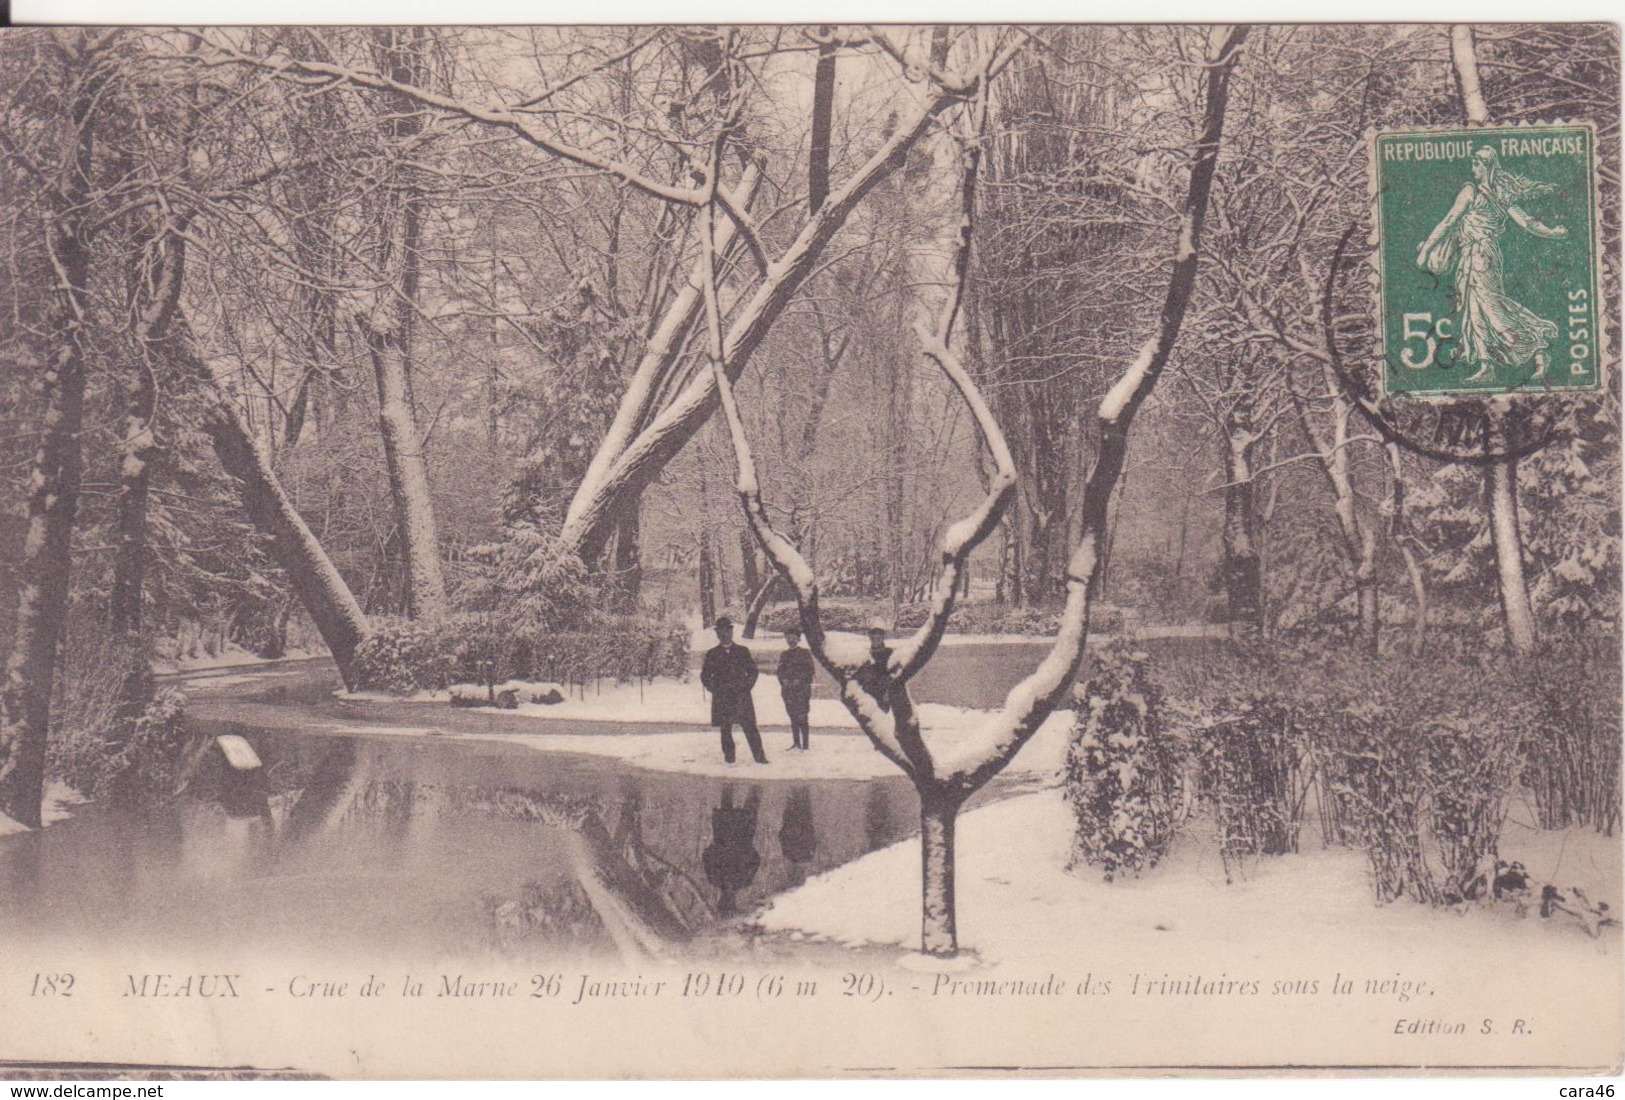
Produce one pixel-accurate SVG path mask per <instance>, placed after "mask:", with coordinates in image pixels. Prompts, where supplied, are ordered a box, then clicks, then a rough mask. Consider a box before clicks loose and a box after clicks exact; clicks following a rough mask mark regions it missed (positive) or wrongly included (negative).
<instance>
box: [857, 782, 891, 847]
mask: <svg viewBox="0 0 1625 1100" xmlns="http://www.w3.org/2000/svg"><path fill="white" fill-rule="evenodd" d="M896 835H897V826H896V824H894V822H893V818H892V807H891V800H890V799H888V798H887V797H886V792H885V791H884V790H882V789H881V788H879V787H870V788H869V797H868V799H867V800H866V801H865V802H864V804H863V836H864V840H865V841H866V842H867V843H868V845H869V848H870V849H871V850H873V849H875V848H881V847H884V846H885V845H887V844H890V843H891V841H889V840H882V839H881V838H882V837H890V836H896Z"/></svg>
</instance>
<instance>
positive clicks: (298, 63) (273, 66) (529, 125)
mask: <svg viewBox="0 0 1625 1100" xmlns="http://www.w3.org/2000/svg"><path fill="white" fill-rule="evenodd" d="M210 45H211V48H213V49H214V51H215V53H216V54H217V57H216V58H214V59H200V61H201V63H202V64H205V65H210V66H221V65H242V66H247V67H249V68H254V69H260V70H263V71H265V72H269V73H271V74H273V75H276V76H286V77H290V78H294V79H301V78H307V79H308V78H320V79H322V80H323V81H324V82H334V83H344V84H351V85H354V86H355V87H358V88H369V89H371V90H373V91H379V92H394V93H395V94H397V95H401V96H405V97H406V98H407V99H410V100H412V101H414V102H416V103H420V104H422V105H423V106H425V107H432V108H434V109H435V110H437V111H443V112H445V113H446V114H449V115H453V116H456V117H458V118H464V119H467V120H469V121H471V122H482V123H485V124H486V125H489V126H496V127H500V128H502V129H505V130H508V131H511V132H512V133H514V134H517V135H518V136H519V137H521V138H523V139H524V140H525V141H527V142H529V143H530V144H531V145H534V146H535V147H536V148H538V149H540V150H542V151H543V152H545V153H549V154H551V155H552V156H556V157H559V158H561V159H563V160H568V161H573V162H574V163H576V164H580V165H582V166H584V167H587V168H592V169H596V170H597V171H600V172H604V173H607V174H609V175H612V176H614V177H615V178H616V179H619V180H621V181H623V182H624V183H626V184H627V185H628V186H630V187H635V188H637V189H638V190H639V191H642V192H644V193H645V194H649V195H653V196H654V197H655V198H658V199H664V200H665V201H666V202H675V203H681V204H683V205H685V206H699V205H702V204H703V203H704V202H705V200H706V195H705V192H704V191H702V190H700V189H699V188H694V187H677V186H674V185H672V184H668V183H661V182H660V181H659V180H655V179H651V178H649V177H648V176H646V175H644V174H643V173H642V172H639V171H637V170H636V169H634V168H632V167H631V166H630V165H627V164H625V163H622V162H621V161H618V160H614V159H612V158H610V157H605V156H601V155H599V154H597V153H594V152H592V151H590V150H587V149H582V148H579V147H577V146H573V145H568V144H566V143H564V142H562V141H559V140H557V139H556V138H553V137H550V136H549V135H548V134H546V133H544V132H543V131H542V130H541V128H540V127H538V126H537V125H536V124H535V123H534V122H533V121H532V120H531V119H529V118H527V117H525V116H524V115H522V114H519V113H518V112H517V110H516V109H515V108H513V107H509V106H506V105H491V106H484V107H481V106H478V105H476V104H473V103H470V102H468V101H467V100H463V99H459V98H457V97H455V96H450V95H443V94H441V93H439V92H433V91H430V90H429V89H427V88H420V87H418V86H416V85H414V84H407V83H405V82H404V81H399V80H393V79H391V78H389V77H387V76H382V75H380V74H378V73H375V72H372V71H370V70H367V69H357V68H351V67H348V66H344V65H334V64H330V63H328V62H325V61H308V60H303V59H300V58H286V59H281V60H277V59H273V58H268V57H255V56H253V55H252V54H246V53H243V52H242V51H241V50H237V49H233V48H230V47H224V46H221V45H219V44H218V43H210ZM185 56H186V58H187V59H188V60H191V59H192V58H193V55H191V54H188V55H185Z"/></svg>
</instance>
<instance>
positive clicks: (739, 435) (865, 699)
mask: <svg viewBox="0 0 1625 1100" xmlns="http://www.w3.org/2000/svg"><path fill="white" fill-rule="evenodd" d="M1246 37H1247V28H1245V27H1237V28H1231V29H1229V30H1226V31H1214V32H1212V33H1211V35H1210V36H1209V42H1208V47H1207V51H1206V57H1205V61H1204V65H1205V78H1204V81H1203V84H1204V91H1203V96H1202V99H1203V107H1202V122H1201V125H1200V128H1199V131H1198V133H1197V135H1196V141H1195V144H1194V147H1193V149H1192V152H1191V155H1190V159H1189V181H1188V185H1187V188H1186V192H1185V198H1184V202H1183V204H1182V210H1181V215H1180V228H1179V235H1178V244H1177V247H1176V250H1175V255H1174V260H1173V265H1172V269H1171V272H1170V276H1169V281H1168V285H1167V288H1166V292H1165V294H1164V296H1163V304H1162V309H1161V313H1160V318H1159V322H1158V325H1157V329H1156V332H1155V334H1154V335H1153V336H1152V337H1151V338H1150V339H1149V340H1147V341H1146V342H1145V344H1144V345H1143V346H1142V347H1141V348H1140V351H1139V354H1138V355H1137V356H1136V358H1135V359H1134V361H1133V363H1132V364H1131V365H1130V366H1129V367H1128V368H1127V370H1125V371H1124V373H1123V374H1122V376H1121V377H1119V379H1118V380H1117V382H1116V383H1115V384H1114V385H1113V386H1112V388H1111V389H1110V390H1109V391H1108V393H1107V394H1106V396H1105V398H1104V399H1103V400H1102V401H1101V402H1100V405H1099V408H1098V410H1097V414H1096V419H1097V425H1098V428H1099V431H1100V440H1101V444H1100V452H1099V457H1098V458H1097V460H1096V463H1095V465H1094V468H1093V469H1092V470H1091V471H1090V473H1089V476H1088V478H1087V480H1086V483H1085V493H1084V498H1083V502H1084V503H1083V514H1082V522H1081V531H1080V537H1079V541H1078V544H1077V546H1076V548H1075V550H1074V551H1073V555H1072V560H1071V562H1070V564H1069V567H1068V570H1067V581H1066V588H1067V599H1066V605H1065V610H1064V612H1063V615H1062V621H1061V627H1060V630H1059V633H1058V634H1057V637H1056V639H1055V642H1054V643H1053V645H1052V647H1051V649H1050V651H1049V653H1048V654H1047V655H1046V656H1045V658H1044V659H1043V661H1042V662H1041V663H1040V664H1039V666H1038V668H1037V670H1036V671H1035V672H1033V673H1032V675H1030V676H1028V677H1027V678H1026V679H1025V680H1023V681H1022V682H1020V683H1019V684H1017V685H1016V686H1015V687H1014V688H1012V689H1011V691H1010V692H1009V694H1008V695H1007V696H1006V699H1005V703H1004V706H1003V707H1002V708H1001V709H1000V710H999V711H998V712H997V714H995V715H994V716H993V717H992V718H990V719H989V721H988V723H987V725H986V727H985V728H984V729H983V730H982V731H980V733H979V735H978V736H977V738H976V739H975V741H974V743H972V744H970V745H968V746H965V747H962V748H960V749H959V750H958V751H956V752H953V753H943V754H942V755H941V756H939V755H938V754H935V753H933V752H932V750H931V747H930V745H929V744H928V742H927V739H926V736H925V731H924V730H923V729H922V728H921V725H920V720H919V716H918V714H917V712H916V711H915V709H914V704H913V701H912V698H911V697H910V694H909V682H910V681H911V680H912V679H913V678H914V677H915V676H916V675H917V674H918V673H919V672H920V670H921V669H923V668H924V667H925V666H926V664H927V663H929V661H930V660H931V658H932V656H933V655H934V654H935V652H936V649H937V646H938V645H939V643H940V642H941V640H942V636H943V633H944V632H945V631H946V629H947V624H948V620H949V618H950V616H951V615H952V614H953V610H954V606H955V604H956V602H957V599H958V595H959V591H960V584H959V581H960V577H961V574H962V573H963V571H964V568H965V564H966V561H967V560H968V558H969V555H970V552H971V551H972V550H973V549H974V548H975V547H976V546H977V545H978V544H980V543H981V542H982V541H983V540H984V539H985V538H986V537H987V536H988V534H990V533H991V532H992V531H993V529H994V528H995V527H996V526H997V524H998V522H999V518H1000V516H1001V514H1002V513H1003V511H1004V509H1005V508H1006V507H1007V506H1008V505H1009V501H1010V498H1011V495H1012V494H1013V492H1014V490H1015V484H1016V477H1017V472H1016V465H1015V460H1014V459H1013V458H1012V456H1011V454H1010V449H1009V446H1008V444H1007V443H1006V441H1005V438H1004V433H1003V431H1002V430H1001V428H1000V427H999V424H998V421H997V420H996V419H995V418H994V416H993V413H992V411H991V410H990V408H989V407H988V405H987V403H986V401H985V400H984V399H983V397H982V394H981V391H980V390H979V388H978V387H977V385H976V383H975V381H974V380H973V379H972V378H971V376H970V374H969V373H968V372H967V371H966V370H965V368H964V366H963V365H962V364H961V363H960V361H959V358H958V356H957V355H956V354H955V353H954V352H952V351H950V350H949V348H948V347H947V343H946V339H947V337H948V336H949V335H951V326H952V321H953V318H954V316H955V314H956V313H957V310H958V296H959V289H958V287H957V286H956V288H955V290H954V292H953V295H952V297H951V299H950V303H949V307H948V309H947V310H946V312H945V318H944V321H943V322H941V323H939V326H938V330H937V331H936V332H932V331H930V330H928V329H927V328H926V326H925V325H924V324H923V323H922V324H920V325H919V326H917V329H916V331H917V335H918V337H919V340H920V344H921V348H922V350H923V352H924V354H925V355H926V356H927V357H928V358H930V359H931V360H933V361H934V362H935V363H936V364H937V366H938V367H939V369H940V370H941V371H942V372H943V374H944V375H945V376H946V378H947V379H948V380H949V382H950V383H951V384H952V385H953V387H954V389H955V390H956V391H957V392H958V393H959V395H960V397H961V398H962V400H963V401H964V403H965V406H966V407H967V409H968V410H969V411H970V414H971V417H972V419H973V420H974V422H975V424H976V427H977V431H978V433H979V435H980V437H981V440H982V443H983V445H984V446H985V447H986V448H987V450H988V452H989V454H990V455H991V456H992V461H993V465H994V471H995V472H994V473H993V475H992V476H991V477H990V478H989V480H988V487H987V494H986V496H985V497H984V498H983V499H982V501H981V502H980V504H979V505H978V506H977V507H976V508H975V509H974V510H973V511H972V512H971V513H970V514H968V515H966V516H965V517H964V518H962V519H961V520H959V521H958V522H957V523H955V524H954V525H953V526H952V527H950V528H949V530H948V532H947V534H946V536H945V537H944V539H943V547H942V554H941V559H940V560H941V565H940V572H939V575H938V579H937V584H936V592H935V601H934V603H933V605H932V608H931V612H930V615H929V617H928V619H927V621H926V622H925V623H924V625H922V626H921V627H920V629H919V630H918V632H916V634H915V635H914V636H913V637H912V638H911V639H910V640H909V641H908V642H906V643H904V644H903V645H901V646H899V647H898V648H897V649H896V651H895V652H893V653H892V654H891V655H890V658H889V660H888V661H887V663H886V665H885V667H883V668H876V667H875V666H873V665H869V664H866V662H865V659H864V658H863V657H860V656H857V655H855V654H851V653H848V652H843V651H840V650H838V649H837V648H835V647H832V646H831V644H830V639H829V638H828V636H827V635H826V633H825V631H824V627H823V623H822V621H821V618H820V614H819V602H818V582H817V579H816V578H815V576H814V574H813V571H812V569H811V568H810V567H809V566H808V565H807V562H806V560H805V559H804V558H803V557H802V555H801V553H800V551H799V550H798V549H797V548H796V547H795V546H794V545H793V544H792V543H791V542H790V541H789V540H788V539H786V538H785V537H784V536H782V535H780V534H779V533H778V532H777V531H776V530H775V529H774V528H773V525H772V523H771V521H770V520H769V518H768V515H767V510H766V508H765V507H764V505H763V503H762V495H761V488H760V485H759V483H758V480H757V475H756V467H755V461H754V459H753V458H752V455H751V448H750V443H749V440H748V439H747V437H746V433H745V427H744V422H743V420H742V418H741V417H740V413H739V409H738V406H737V404H736V402H735V400H734V395H733V388H732V384H731V380H730V379H729V377H728V375H727V372H726V371H725V369H724V366H723V361H724V355H725V347H726V346H725V344H724V341H723V337H722V327H721V321H720V309H719V308H718V307H717V304H716V301H717V293H716V292H715V290H714V282H712V281H711V280H710V279H707V283H708V285H709V286H711V287H712V288H713V289H711V290H710V291H709V292H708V293H707V294H706V308H707V314H708V328H709V344H710V348H709V350H710V355H711V361H712V374H713V377H714V378H715V379H716V384H717V389H718V392H719V393H720V395H721V399H722V405H723V414H724V418H725V420H726V423H727V425H728V428H729V433H730V436H731V439H732V441H733V445H734V454H735V459H736V462H737V467H738V485H737V488H738V492H739V497H740V501H741V504H742V505H743V507H744V509H745V513H746V516H747V517H748V519H749V521H750V524H751V527H752V530H753V531H754V532H755V533H756V537H757V539H758V540H759V541H760V542H761V544H762V547H763V549H764V550H765V551H766V552H767V554H768V556H769V558H770V559H771V560H772V561H773V564H774V566H775V568H777V569H778V570H779V572H780V574H781V575H782V576H784V578H785V579H786V581H788V582H789V584H790V585H791V587H792V589H793V590H794V592H795V594H796V599H797V603H798V605H799V608H800V613H801V622H802V629H803V631H804V633H805V635H806V638H807V643H808V646H809V648H810V649H811V650H812V652H813V654H814V656H815V657H816V658H817V659H818V661H819V663H820V664H821V665H823V666H824V668H825V669H826V670H827V671H828V672H829V673H830V674H831V675H832V676H834V677H835V679H836V681H837V682H838V683H839V684H840V687H841V698H842V701H843V702H844V703H845V705H846V707H847V709H848V710H849V711H850V712H851V713H852V715H853V716H854V717H855V718H856V719H857V721H858V724H859V726H860V728H861V729H862V730H863V732H864V734H865V735H866V736H867V737H868V738H869V740H870V743H871V744H872V745H873V746H874V747H875V749H876V750H877V751H879V752H880V753H881V755H883V756H885V757H886V759H888V760H890V761H891V762H892V763H893V764H894V765H896V766H897V767H898V768H899V769H900V770H901V771H902V772H903V773H904V774H905V775H907V776H908V777H909V779H910V780H911V781H912V783H913V784H914V788H915V790H916V792H917V793H918V795H919V798H920V828H921V851H922V872H923V873H922V905H921V911H922V912H921V949H922V950H923V951H924V952H926V953H928V954H933V955H939V956H951V955H954V954H956V953H957V952H958V950H959V941H958V932H957V925H956V912H955V900H954V829H955V823H956V821H957V818H958V814H959V809H960V807H961V806H962V805H963V804H964V802H965V800H966V799H967V798H969V797H970V795H971V794H973V793H975V792H976V791H977V790H979V789H980V788H981V787H982V786H983V785H985V784H986V783H987V782H988V780H990V779H991V778H993V776H995V775H997V774H998V773H999V772H1000V771H1001V770H1003V768H1004V767H1005V766H1006V765H1007V764H1008V763H1009V762H1010V760H1011V759H1013V758H1014V756H1015V754H1016V753H1017V752H1018V751H1020V749H1021V747H1022V746H1023V745H1025V744H1026V743H1027V741H1028V740H1029V739H1030V738H1031V737H1032V735H1033V733H1034V732H1036V731H1037V729H1038V727H1039V726H1040V725H1041V724H1042V723H1043V721H1044V719H1045V718H1047V717H1048V716H1049V714H1050V713H1051V712H1052V711H1053V710H1054V708H1055V706H1056V705H1057V704H1058V703H1059V702H1060V700H1061V698H1062V696H1063V695H1064V694H1065V693H1066V691H1067V690H1068V689H1069V688H1070V687H1071V686H1072V683H1073V681H1074V679H1075V677H1076V675H1077V670H1078V667H1079V665H1080V663H1081V662H1082V659H1083V647H1084V640H1085V638H1086V637H1087V635H1088V631H1089V614H1090V607H1091V602H1092V600H1093V597H1094V594H1095V593H1096V592H1097V591H1098V589H1099V586H1100V581H1101V576H1102V573H1103V572H1104V555H1103V549H1104V543H1105V539H1106V535H1107V530H1108V520H1109V511H1110V505H1111V500H1112V495H1113V492H1112V491H1113V489H1114V488H1115V487H1116V485H1117V483H1118V481H1119V479H1120V478H1121V476H1122V472H1123V468H1124V464H1125V462H1126V459H1127V454H1128V439H1129V435H1128V433H1129V429H1130V427H1131V426H1132V424H1133V420H1134V416H1135V413H1136V412H1137V411H1138V410H1139V408H1140V406H1141V404H1142V403H1143V402H1144V401H1145V399H1146V397H1147V395H1148V394H1149V393H1150V392H1151V390H1152V388H1153V387H1154V386H1155V384H1156V382H1157V379H1158V377H1159V376H1160V375H1161V373H1162V370H1163V368H1164V366H1165V365H1166V363H1167V361H1168V357H1169V355H1170V354H1171V353H1172V351H1173V347H1174V343H1175V341H1176V340H1177V339H1178V336H1179V330H1180V326H1181V324H1182V322H1183V320H1184V317H1185V312H1186V309H1187V307H1188V305H1189V302H1190V299H1191V296H1192V293H1193V290H1194V288H1195V282H1196V272H1197V256H1198V251H1197V249H1198V245H1199V244H1200V241H1201V238H1202V226H1203V221H1204V219H1205V217H1206V214H1207V205H1208V196H1209V194H1210V191H1211V188H1212V182H1213V172H1214V166H1215V164H1216V163H1217V159H1218V154H1219V145H1220V140H1221V136H1222V134H1223V128H1224V116H1225V106H1226V101H1227V96H1228V89H1229V81H1230V76H1231V73H1232V71H1233V69H1234V67H1235V64H1236V59H1237V54H1238V52H1239V50H1240V48H1241V46H1242V44H1243V42H1244V41H1245V39H1246ZM712 216H713V217H714V215H712ZM970 229H971V227H970V225H969V224H968V223H966V224H964V225H963V227H962V233H963V237H962V240H961V255H962V254H963V249H964V248H965V247H968V244H969V239H970ZM709 255H710V252H709V251H708V252H707V253H706V257H709ZM702 259H704V258H702ZM707 274H708V275H709V272H707Z"/></svg>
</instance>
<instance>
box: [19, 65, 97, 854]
mask: <svg viewBox="0 0 1625 1100" xmlns="http://www.w3.org/2000/svg"><path fill="white" fill-rule="evenodd" d="M95 92H96V87H95V84H94V83H93V82H91V81H89V80H84V81H83V82H82V83H81V85H80V87H79V89H78V90H77V95H76V96H75V98H74V102H73V107H72V118H73V122H74V126H75V129H76V130H77V131H78V134H79V141H78V148H77V149H76V151H75V160H74V163H73V164H72V165H71V166H70V167H69V168H68V171H67V172H66V173H65V175H66V176H67V179H66V180H65V181H64V184H63V186H62V189H61V192H60V194H59V195H58V196H57V198H58V201H57V203H56V204H55V210H54V212H53V213H52V214H51V215H49V218H50V220H49V223H48V224H47V226H46V230H45V247H46V249H47V251H48V252H49V253H50V262H51V264H52V266H53V267H54V268H55V270H56V274H57V278H56V285H55V288H54V290H55V293H54V295H53V297H52V299H51V301H50V303H49V305H48V306H47V310H48V314H47V318H46V331H47V332H49V333H51V334H52V339H53V341H54V342H55V344H56V346H55V347H54V348H53V349H52V351H51V354H50V358H49V359H48V360H47V362H46V365H45V369H44V371H43V376H42V377H41V379H40V385H41V387H42V389H43V391H44V393H43V401H44V415H43V424H44V430H43V432H42V435H41V439H40V444H39V450H38V451H37V452H35V455H34V462H33V474H32V476H31V477H30V479H29V493H28V528H27V534H26V536H25V537H24V540H23V554H22V560H21V561H20V562H19V563H18V566H17V576H18V580H19V582H20V583H19V588H18V597H17V618H16V629H15V633H14V634H13V635H12V640H11V650H10V653H9V654H8V655H7V658H6V683H5V689H4V691H3V692H0V814H4V815H5V816H7V817H10V818H11V819H12V820H13V821H16V822H17V823H18V824H21V825H26V826H28V827H30V828H35V829H37V828H39V826H40V824H41V808H42V803H43V801H44V796H45V749H46V743H47V740H48V738H49V733H50V721H51V694H52V691H53V690H54V688H55V686H56V667H57V657H58V651H59V649H60V647H61V641H62V628H63V626H64V624H65V623H66V622H67V617H68V582H69V577H70V569H69V564H70V554H71V551H72V543H73V522H74V516H75V514H76V513H77V511H78V507H79V479H80V473H81V468H82V463H83V456H82V454H81V450H80V442H79V440H80V429H81V425H82V421H83V418H84V403H85V342H86V339H87V335H88V334H87V332H86V318H85V314H86V310H87V309H88V308H89V301H88V298H89V294H88V279H89V266H90V240H89V230H88V228H87V227H86V226H85V225H84V222H83V219H84V216H85V211H84V203H85V196H86V193H87V191H88V189H89V184H90V170H91V155H92V152H93V147H94V146H93V142H94V138H93V127H92V126H91V125H90V113H91V111H92V109H93V107H94V105H95V102H96V94H95Z"/></svg>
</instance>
